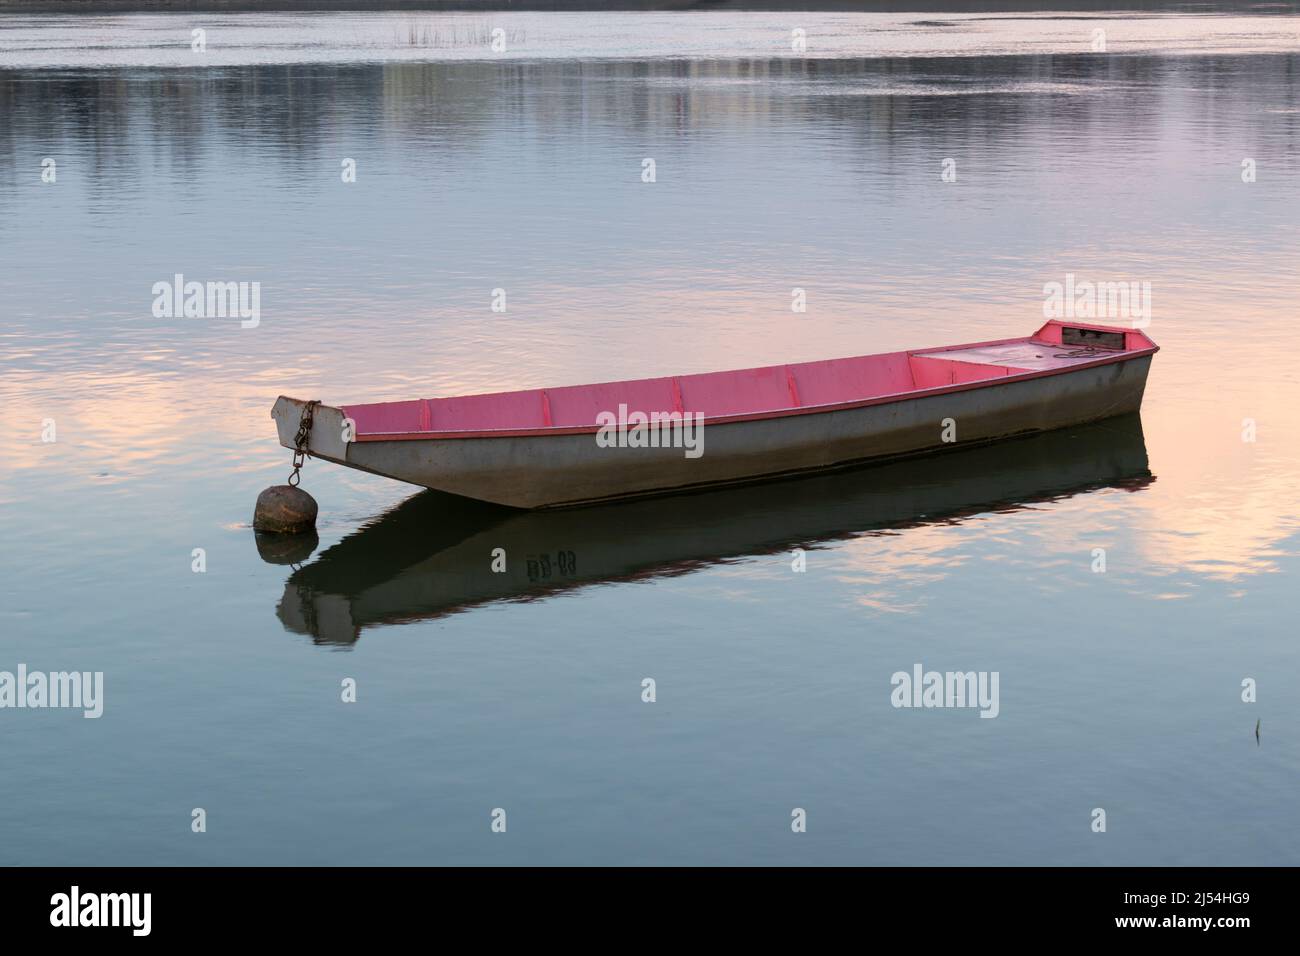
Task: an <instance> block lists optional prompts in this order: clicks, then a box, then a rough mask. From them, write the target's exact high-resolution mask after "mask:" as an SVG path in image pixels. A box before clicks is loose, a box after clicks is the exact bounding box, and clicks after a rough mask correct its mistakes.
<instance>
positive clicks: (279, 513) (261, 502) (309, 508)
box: [253, 485, 319, 534]
mask: <svg viewBox="0 0 1300 956" xmlns="http://www.w3.org/2000/svg"><path fill="white" fill-rule="evenodd" d="M318 510H319V508H318V507H317V505H316V499H315V498H313V497H312V496H311V495H309V494H307V492H305V491H303V490H302V489H301V488H296V487H294V486H293V485H272V486H271V487H270V488H267V489H266V490H265V491H263V492H262V493H261V494H260V495H258V496H257V505H256V506H255V507H254V508H253V530H254V531H269V532H272V533H274V534H301V533H302V532H304V531H311V530H312V529H313V528H315V527H316V514H317V511H318Z"/></svg>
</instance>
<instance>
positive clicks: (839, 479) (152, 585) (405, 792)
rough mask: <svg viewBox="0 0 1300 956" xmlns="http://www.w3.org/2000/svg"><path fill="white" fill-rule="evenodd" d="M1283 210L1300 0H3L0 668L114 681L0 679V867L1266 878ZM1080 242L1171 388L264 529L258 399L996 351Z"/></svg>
mask: <svg viewBox="0 0 1300 956" xmlns="http://www.w3.org/2000/svg"><path fill="white" fill-rule="evenodd" d="M796 21H797V22H796ZM196 22H197V23H199V24H200V25H202V26H204V27H205V28H206V29H207V31H208V32H207V45H208V49H207V51H206V52H205V53H202V54H199V53H193V52H192V51H190V49H189V46H188V44H189V42H190V30H191V29H192V28H193V27H194V26H195V25H196ZM498 25H499V26H500V27H501V28H502V29H503V30H505V31H506V34H505V35H506V38H507V49H506V51H504V52H500V53H497V52H493V51H491V50H490V48H488V47H486V46H485V42H486V41H484V42H480V41H481V40H483V37H484V35H485V33H484V31H489V32H490V30H491V29H493V28H495V27H496V26H498ZM794 28H802V29H805V30H806V32H807V38H808V41H807V42H808V55H807V56H796V55H794V54H792V53H791V52H790V42H791V33H790V31H791V30H792V29H794ZM1097 28H1101V29H1104V30H1105V31H1106V40H1107V50H1108V52H1105V53H1101V52H1092V51H1091V44H1092V42H1093V30H1094V29H1097ZM422 31H424V32H422ZM47 158H49V159H52V160H54V162H55V166H54V168H55V171H56V176H57V178H56V181H55V182H43V181H42V169H43V166H42V161H43V160H45V159H47ZM646 158H652V159H654V161H655V167H656V181H655V182H653V183H645V182H642V178H641V172H642V162H643V160H644V159H646ZM344 159H353V160H355V162H356V171H357V176H356V182H354V183H344V182H342V181H341V176H340V170H341V163H342V162H343V160H344ZM946 159H953V160H955V169H956V171H957V181H956V182H943V181H942V179H941V173H942V171H943V164H944V160H946ZM1248 159H1249V160H1253V161H1254V169H1255V181H1254V182H1249V183H1248V182H1243V177H1242V173H1243V161H1244V160H1248ZM1298 213H1300V21H1297V20H1296V19H1294V18H1287V17H1259V18H1244V17H1194V18H1193V17H1187V18H1184V17H1155V18H1140V17H1138V18H1134V17H1114V18H1105V17H1101V18H1084V19H1077V18H1071V17H1030V18H1021V19H1015V18H1006V17H993V18H976V17H962V16H952V15H943V16H938V15H936V16H927V17H919V16H910V17H907V16H902V15H878V16H870V15H862V16H851V15H837V16H830V15H810V14H799V15H797V16H795V15H780V14H777V15H772V14H764V15H757V14H755V15H740V14H705V15H679V16H664V15H644V14H627V15H603V16H597V15H571V16H559V15H530V16H523V15H517V16H511V17H509V18H505V19H500V20H489V19H486V18H475V17H454V16H433V15H429V16H418V17H412V16H409V15H385V16H355V15H321V16H314V17H301V16H282V17H280V16H257V15H238V16H212V17H202V18H198V19H197V20H196V18H193V17H182V16H178V17H170V16H132V17H110V18H94V19H88V20H75V19H70V18H53V17H51V18H38V17H13V16H11V17H0V263H2V268H3V282H0V316H3V324H2V325H0V405H2V406H3V408H4V411H5V420H6V427H5V428H4V429H3V432H0V435H2V437H0V442H2V443H3V445H2V447H0V462H2V463H3V465H2V466H0V541H3V546H2V549H0V596H2V600H0V670H8V671H14V670H16V668H17V665H18V664H20V663H24V664H26V665H27V666H28V668H30V669H32V670H44V671H52V670H73V669H75V670H82V671H103V672H104V675H105V677H104V680H105V704H104V715H103V717H102V718H101V719H99V720H84V719H82V718H81V716H80V714H79V713H78V712H75V711H69V710H22V711H18V710H2V711H0V752H3V754H4V758H5V759H4V763H5V768H6V772H5V773H4V774H0V861H2V862H4V863H17V864H33V863H85V864H105V863H212V864H235V863H264V864H265V863H497V862H514V863H548V862H554V863H588V862H592V863H724V862H737V863H832V862H834V863H895V864H935V863H953V864H975V863H997V864H1006V863H1050V864H1102V863H1122V864H1193V863H1203V864H1257V863H1270V864H1284V863H1286V864H1294V863H1296V862H1298V861H1300V828H1298V827H1297V822H1300V811H1298V810H1297V804H1296V800H1295V782H1296V778H1297V771H1298V770H1300V704H1298V703H1297V697H1296V694H1295V693H1294V688H1295V687H1296V686H1297V684H1300V662H1298V660H1297V655H1296V637H1295V634H1296V626H1295V594H1296V576H1297V572H1298V571H1300V515H1298V514H1297V510H1298V509H1297V504H1298V502H1300V442H1298V441H1297V439H1300V425H1298V424H1297V419H1296V415H1295V408H1296V407H1297V404H1298V403H1300V375H1297V372H1296V370H1295V367H1294V363H1293V361H1292V359H1291V356H1292V355H1293V353H1294V351H1295V348H1296V346H1297V344H1298V343H1297V332H1296V318H1297V308H1296V306H1297V298H1298V293H1300V279H1298V277H1297V276H1298V270H1297V262H1300V227H1298V226H1297V223H1298V222H1300V215H1298ZM176 273H183V274H184V275H185V276H186V277H187V278H190V279H198V280H203V281H206V280H234V281H256V282H260V283H261V318H260V324H259V325H258V326H257V327H256V328H247V329H245V328H241V327H240V324H239V322H238V321H237V320H232V319H188V320H187V319H159V318H155V317H154V315H153V314H152V312H151V304H152V301H153V295H152V293H151V288H152V286H153V284H154V283H155V282H158V281H162V280H169V279H170V278H171V277H172V276H173V275H174V274H176ZM1069 273H1073V274H1075V275H1076V276H1079V277H1081V278H1091V279H1095V280H1135V281H1143V282H1150V283H1151V288H1152V301H1153V304H1154V314H1153V319H1152V322H1151V325H1150V327H1149V329H1148V332H1149V333H1150V334H1151V336H1152V337H1153V338H1154V339H1155V340H1156V341H1157V342H1158V343H1159V344H1160V345H1161V346H1162V348H1163V351H1162V352H1161V353H1160V354H1159V355H1158V356H1157V357H1156V360H1155V363H1154V365H1153V368H1152V375H1151V380H1150V384H1149V387H1148V391H1147V398H1146V402H1145V405H1144V409H1143V414H1142V417H1141V420H1140V421H1138V420H1136V419H1134V420H1118V421H1112V422H1108V423H1104V424H1102V425H1100V426H1095V427H1091V428H1082V429H1074V430H1071V431H1067V432H1062V433H1058V434H1054V435H1049V436H1044V437H1041V438H1038V439H1033V440H1029V441H1024V442H1016V443H1010V444H1006V445H1003V446H999V447H996V448H990V449H980V450H972V451H964V452H956V453H953V454H952V455H949V456H946V457H943V458H940V459H935V460H931V461H928V462H919V463H915V462H914V463H910V464H906V465H894V466H889V467H885V468H876V469H867V470H861V471H856V472H849V473H844V474H839V475H835V476H829V477H821V478H815V479H809V480H805V481H799V482H794V483H785V484H776V485H768V486H762V487H757V488H749V489H741V490H735V491H728V492H725V493H716V494H708V495H697V496H691V497H688V498H676V499H663V500H659V501H653V502H643V503H639V504H632V505H626V506H611V507H604V508H599V509H591V510H586V511H579V512H570V513H555V514H542V515H520V514H513V513H508V512H501V511H497V510H494V509H490V508H486V507H482V506H478V505H473V504H468V503H465V502H459V501H456V500H452V499H446V498H441V497H439V496H437V495H433V494H424V495H418V496H415V497H411V495H412V493H413V489H411V488H409V487H406V486H401V485H398V484H396V483H392V482H388V481H385V480H383V479H379V478H374V477H370V476H366V475H363V474H361V473H358V472H351V471H347V470H345V469H340V468H337V467H334V466H331V465H329V464H327V463H324V462H311V463H309V464H308V466H307V468H306V472H305V482H304V484H305V487H307V488H308V489H310V490H311V491H312V493H313V494H314V495H315V496H316V497H317V499H318V500H319V501H320V502H321V506H322V512H323V513H322V519H321V523H320V541H319V546H318V547H317V549H316V551H315V554H314V555H312V556H311V557H310V558H308V557H306V556H305V554H302V553H298V554H293V553H279V554H276V553H272V551H270V550H267V549H264V552H265V553H264V554H260V553H259V549H258V545H257V542H256V541H255V539H254V536H253V533H252V531H251V530H250V528H249V526H248V521H249V518H250V516H251V511H252V505H253V500H254V498H255V497H256V495H257V492H258V491H259V490H260V489H262V488H263V487H265V486H267V485H269V484H273V483H277V482H279V481H282V480H283V479H284V477H285V475H286V473H287V471H288V454H287V453H286V452H285V450H284V449H281V448H279V447H278V445H277V442H276V440H275V434H274V429H273V427H272V423H271V420H270V418H269V411H270V407H271V403H272V402H273V400H274V398H275V396H276V395H278V394H280V393H288V394H294V395H300V396H311V397H320V398H323V399H325V400H327V401H330V402H333V403H338V402H348V401H368V400H383V399H397V398H408V397H419V396H434V395H446V394H456V393H460V392H467V391H476V390H490V389H497V388H524V387H534V386H543V385H560V384H570V383H575V382H582V381H589V380H601V379H614V378H621V377H637V376H649V375H659V374H670V373H685V372H699V371H708V370H712V369H715V368H726V367H743V366H748V365H761V364H771V363H778V362H784V361H801V360H812V359H818V358H827V357H833V356H839V355H852V354H859V353H866V352H876V351H888V350H894V349H902V348H911V347H921V346H934V345H942V344H947V343H950V342H958V341H965V340H978V339H989V338H999V337H1004V336H1013V335H1022V334H1027V333H1029V332H1031V331H1033V330H1034V329H1035V328H1036V327H1037V326H1038V325H1039V324H1041V322H1042V321H1043V313H1042V310H1043V286H1044V284H1045V283H1048V282H1053V281H1062V282H1063V281H1064V280H1065V276H1066V275H1067V274H1069ZM796 287H798V288H803V289H806V290H807V300H808V310H807V312H806V313H804V314H796V313H792V312H791V309H790V302H791V290H792V289H793V288H796ZM496 288H502V289H505V290H506V291H507V296H508V299H507V301H508V311H507V312H506V313H504V314H500V313H494V312H493V311H491V308H490V305H491V301H492V290H493V289H496ZM1247 419H1249V420H1250V422H1252V423H1253V427H1254V429H1255V437H1256V440H1255V441H1243V429H1244V428H1246V427H1248V426H1247V425H1244V424H1243V423H1244V422H1245V420H1247ZM47 420H51V421H52V424H53V427H54V428H55V434H54V436H53V437H55V438H56V440H55V441H52V442H50V441H44V440H43V437H50V436H49V435H48V434H46V435H44V436H43V432H46V433H48V426H49V425H50V423H51V422H49V421H47ZM496 547H504V548H506V549H507V553H508V554H509V555H510V564H509V571H508V573H507V574H505V575H494V574H492V573H491V572H490V571H489V570H488V560H489V555H490V552H491V550H492V549H493V548H496ZM196 548H202V549H204V551H205V554H206V572H205V573H194V572H193V571H192V563H193V560H194V559H193V557H192V553H193V551H194V549H196ZM795 548H802V549H805V550H806V558H807V570H806V571H805V572H804V573H795V572H794V571H792V569H791V562H792V560H793V559H792V554H791V552H792V550H793V549H795ZM1097 548H1104V549H1105V553H1106V571H1105V573H1094V571H1093V563H1094V557H1093V554H1094V549H1097ZM289 561H293V562H294V563H293V564H290V563H284V562H289ZM917 662H921V663H922V664H923V665H924V666H925V668H926V669H935V670H941V671H943V670H962V671H965V670H976V671H997V672H998V673H999V675H1000V713H999V716H998V717H997V718H996V719H993V720H984V719H979V717H978V715H977V713H976V712H975V711H974V710H942V709H940V710H912V709H895V708H894V707H892V706H891V704H890V691H891V685H890V678H891V675H892V674H893V673H894V672H895V671H899V670H906V671H910V670H911V668H912V666H913V664H915V663H917ZM345 678H353V679H355V681H356V682H357V697H358V699H357V702H356V703H354V704H345V703H343V702H341V700H340V685H341V682H342V681H343V680H344V679H345ZM644 678H653V679H654V680H655V681H656V690H657V701H656V702H655V703H653V704H649V703H643V702H642V699H641V694H642V680H643V679H644ZM1246 678H1253V679H1255V680H1256V681H1257V682H1258V702H1257V703H1254V704H1246V703H1243V702H1242V700H1241V694H1242V686H1241V685H1242V681H1243V680H1244V679H1246ZM1256 720H1259V721H1260V722H1261V731H1260V739H1259V741H1258V743H1257V741H1256V738H1255V726H1256ZM196 807H202V808H204V809H205V810H206V812H207V832H206V833H203V834H196V833H192V832H191V826H190V822H191V810H192V809H193V808H196ZM497 807H500V808H504V809H505V810H506V811H507V814H508V831H507V833H506V834H504V835H502V834H493V833H492V832H491V830H490V822H491V818H490V814H491V812H492V810H493V808H497ZM795 807H802V808H805V809H806V810H807V813H808V832H807V833H805V834H802V835H796V834H793V833H791V830H790V819H791V810H792V809H793V808H795ZM1096 807H1101V808H1104V809H1105V810H1106V812H1107V815H1108V819H1107V824H1108V826H1107V832H1106V833H1104V834H1098V833H1093V832H1091V830H1090V823H1091V820H1092V817H1091V812H1092V810H1093V808H1096Z"/></svg>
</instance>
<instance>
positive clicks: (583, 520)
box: [274, 414, 1155, 647]
mask: <svg viewBox="0 0 1300 956" xmlns="http://www.w3.org/2000/svg"><path fill="white" fill-rule="evenodd" d="M1154 481H1155V478H1154V476H1153V475H1152V474H1151V471H1150V469H1149V465H1148V461H1147V450H1146V443H1145V440H1144V438H1143V434H1142V421H1141V418H1140V417H1139V416H1138V415H1135V414H1130V415H1124V416H1121V417H1118V418H1111V419H1108V420H1106V421H1102V422H1093V423H1092V424H1089V425H1080V426H1078V427H1074V428H1062V429H1056V430H1054V431H1050V432H1045V433H1042V434H1036V435H1030V436H1027V437H1024V438H1020V439H1016V440H1012V441H1008V442H1005V443H998V444H985V445H980V446H977V447H973V448H968V449H964V450H959V451H956V452H953V453H952V454H951V455H945V456H941V457H919V458H910V459H906V460H902V461H894V462H888V463H884V464H876V465H866V466H863V467H861V468H856V469H851V470H850V469H841V470H836V471H831V472H825V473H818V474H813V475H806V476H803V477H800V478H792V479H790V480H787V481H783V482H780V483H749V484H745V485H741V486H736V487H729V488H719V489H706V490H703V491H699V492H696V493H693V494H685V495H673V496H655V497H646V498H637V499H634V500H628V501H615V502H610V503H607V504H602V505H593V506H591V507H587V508H558V509H556V508H548V509H542V510H539V511H519V510H517V509H513V508H503V507H501V506H499V505H489V504H484V503H481V502H474V501H466V500H465V499H464V498H458V497H454V496H451V495H446V494H443V493H441V492H437V491H420V492H419V493H418V494H415V495H413V496H411V497H410V498H407V499H406V500H405V501H403V502H401V503H400V504H398V505H396V506H395V507H393V508H392V509H391V510H390V511H388V512H386V513H384V514H382V515H380V516H378V517H377V518H375V519H374V520H373V521H371V522H369V523H368V524H366V525H365V526H363V527H362V528H360V529H358V530H357V531H354V532H353V533H351V534H349V535H347V536H346V537H344V538H343V539H342V540H341V541H339V542H338V543H336V544H334V545H332V546H331V547H329V548H327V549H326V550H325V551H324V552H322V553H321V554H320V555H318V556H317V557H316V559H315V560H314V561H311V562H310V563H303V562H304V561H305V557H306V556H304V557H303V559H302V560H300V561H295V562H293V564H294V567H293V570H292V573H290V574H289V575H288V577H287V579H286V581H285V585H284V592H283V595H282V597H281V598H280V600H279V603H278V605H277V607H276V615H277V617H278V618H279V619H280V622H281V624H282V625H283V627H284V628H285V630H287V631H288V632H290V633H293V634H301V635H306V636H309V637H310V638H311V640H312V641H313V642H314V643H316V644H320V645H322V646H331V647H349V646H352V645H353V644H355V643H356V641H357V640H358V639H359V638H360V637H361V636H362V633H363V632H365V631H372V632H379V631H383V630H384V629H386V628H388V627H391V626H395V625H401V624H410V623H416V622H421V621H431V620H439V619H442V618H444V617H447V616H449V615H453V614H461V613H466V612H469V611H473V610H475V609H476V608H480V607H484V606H488V605H492V604H497V603H502V602H518V601H544V600H548V599H550V598H552V597H556V596H559V595H562V594H570V593H574V592H576V591H580V590H582V589H584V588H588V587H594V586H598V585H603V584H608V583H611V582H650V581H658V580H663V579H665V578H671V577H677V576H680V575H685V574H692V573H694V572H696V571H700V570H703V569H706V568H710V567H715V566H718V565H724V564H728V563H731V562H734V561H741V560H750V559H755V558H761V557H762V556H765V555H770V556H773V557H774V559H775V560H779V561H782V562H787V561H788V560H789V558H788V555H789V554H790V551H791V549H793V548H802V549H804V550H807V551H813V550H817V549H821V548H827V547H833V546H834V545H835V544H836V543H837V542H840V541H844V540H847V539H850V538H855V537H858V536H861V535H869V534H898V533H900V532H902V531H905V530H906V529H909V528H919V527H942V526H948V525H952V524H955V523H958V522H962V521H964V520H966V519H968V518H971V517H974V516H977V515H988V514H990V513H1008V512H1015V511H1020V510H1025V509H1033V508H1039V507H1041V506H1042V505H1044V504H1048V503H1051V502H1055V501H1063V500H1066V499H1069V498H1072V497H1075V496H1078V495H1086V494H1090V493H1092V492H1095V491H1097V490H1100V489H1114V490H1118V491H1122V492H1127V493H1130V494H1140V493H1143V492H1144V490H1145V489H1146V488H1148V487H1150V485H1151V483H1152V482H1154ZM498 548H499V549H501V550H502V551H503V552H504V553H505V554H506V555H507V556H508V560H507V561H505V562H504V565H503V566H501V565H496V564H494V562H492V561H491V560H489V556H490V555H492V553H493V552H494V551H495V550H496V549H498ZM274 563H282V562H281V559H278V558H276V559H274ZM299 565H301V566H299ZM783 566H785V565H784V564H783Z"/></svg>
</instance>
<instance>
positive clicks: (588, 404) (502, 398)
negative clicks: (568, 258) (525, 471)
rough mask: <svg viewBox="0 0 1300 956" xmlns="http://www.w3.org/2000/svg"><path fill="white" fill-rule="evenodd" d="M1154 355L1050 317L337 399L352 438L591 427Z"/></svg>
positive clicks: (1121, 337)
mask: <svg viewBox="0 0 1300 956" xmlns="http://www.w3.org/2000/svg"><path fill="white" fill-rule="evenodd" d="M1154 351H1156V346H1155V344H1154V343H1153V342H1152V341H1151V340H1150V339H1149V338H1147V336H1146V335H1144V334H1143V333H1142V332H1140V331H1138V330H1136V329H1123V328H1110V327H1107V326H1093V325H1080V324H1078V323H1071V322H1060V321H1055V320H1054V321H1050V322H1048V323H1047V324H1046V325H1044V326H1043V327H1042V328H1041V329H1039V330H1038V331H1037V332H1035V333H1034V334H1033V335H1031V336H1028V337H1025V338H1018V339H1004V340H1001V341H996V342H979V343H975V344H971V345H956V346H951V347H948V348H939V349H917V350H913V351H905V352H887V353H883V354H880V355H862V356H857V357H854V358H839V359H828V360H825V361H820V362H802V363H798V364H790V365H770V366H766V367H763V368H747V369H738V370H735V371H726V372H706V373H702V374H697V375H676V376H670V377H666V378H647V379H634V380H629V381H624V382H604V383H600V384H595V385H570V386H566V387H562V388H542V389H537V388H535V389H526V390H524V391H516V392H493V393H489V394H484V395H465V396H460V397H454V398H431V399H416V400H413V401H397V402H376V403H373V404H368V405H345V406H343V411H344V413H345V414H346V415H347V416H348V417H349V418H351V419H352V420H353V422H355V423H356V439H357V440H358V441H382V440H394V439H399V438H400V439H406V438H438V437H447V438H452V437H470V436H476V435H490V434H501V433H503V432H506V433H516V434H517V433H520V432H524V433H535V432H556V431H566V432H567V431H575V430H577V431H588V430H591V431H594V430H595V428H596V427H597V416H598V415H599V414H600V413H602V412H614V413H616V414H617V411H618V408H619V406H620V405H625V406H627V409H628V410H629V411H639V412H644V413H647V414H649V413H653V412H661V413H662V412H683V413H702V414H703V415H704V416H705V420H706V422H707V421H709V420H736V419H742V418H762V417H770V416H776V415H788V414H798V413H800V412H801V411H810V410H813V409H819V410H826V408H827V406H837V405H842V406H851V405H855V404H866V403H871V402H879V401H887V400H890V398H891V397H894V396H897V397H898V398H900V399H901V398H907V397H913V396H915V394H916V393H917V392H921V391H925V390H929V389H949V390H956V389H959V388H963V387H974V385H973V383H979V382H986V381H989V380H992V379H998V378H1004V377H1006V376H1012V375H1023V376H1034V375H1050V374H1055V373H1058V372H1064V371H1068V370H1069V369H1071V368H1074V367H1077V366H1080V365H1096V364H1101V363H1106V362H1116V361H1123V360H1125V359H1128V358H1132V357H1134V356H1135V355H1137V354H1143V353H1151V352H1154Z"/></svg>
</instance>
